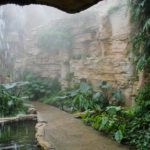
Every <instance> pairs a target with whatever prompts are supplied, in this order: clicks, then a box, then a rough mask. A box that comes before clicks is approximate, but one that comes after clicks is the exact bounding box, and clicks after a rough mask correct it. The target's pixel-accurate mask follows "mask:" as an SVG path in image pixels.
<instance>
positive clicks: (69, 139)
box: [34, 102, 128, 150]
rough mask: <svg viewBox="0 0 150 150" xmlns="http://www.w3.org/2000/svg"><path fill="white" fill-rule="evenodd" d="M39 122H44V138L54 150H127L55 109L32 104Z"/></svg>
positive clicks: (37, 103)
mask: <svg viewBox="0 0 150 150" xmlns="http://www.w3.org/2000/svg"><path fill="white" fill-rule="evenodd" d="M34 105H35V107H36V109H37V110H38V116H39V118H40V120H41V121H46V122H47V126H46V128H45V138H46V140H47V141H50V142H51V143H53V144H54V146H55V148H56V150H128V148H127V147H125V146H123V145H120V144H118V143H116V142H115V141H113V140H111V139H110V138H108V137H105V136H104V135H102V134H101V133H99V132H97V131H95V130H94V129H92V128H91V127H88V126H85V125H84V124H83V122H82V121H81V120H78V119H75V118H74V117H73V116H72V115H71V114H68V113H66V112H64V111H61V110H59V109H57V108H55V107H52V106H49V105H46V104H42V103H39V102H34Z"/></svg>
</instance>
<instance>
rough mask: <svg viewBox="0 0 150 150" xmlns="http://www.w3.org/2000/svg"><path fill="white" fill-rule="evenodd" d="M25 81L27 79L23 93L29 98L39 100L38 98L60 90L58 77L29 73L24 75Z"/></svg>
mask: <svg viewBox="0 0 150 150" xmlns="http://www.w3.org/2000/svg"><path fill="white" fill-rule="evenodd" d="M26 81H28V82H29V84H28V85H27V86H26V87H25V89H24V91H25V92H24V94H25V95H28V96H29V99H31V100H39V99H40V98H43V97H46V96H51V95H54V94H56V93H57V92H59V91H60V90H61V85H60V83H59V81H58V79H50V78H46V77H40V76H38V75H35V74H29V75H28V76H27V77H26Z"/></svg>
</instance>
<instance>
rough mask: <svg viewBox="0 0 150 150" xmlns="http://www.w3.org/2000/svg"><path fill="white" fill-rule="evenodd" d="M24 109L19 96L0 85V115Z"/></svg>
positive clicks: (8, 114) (12, 113) (14, 113)
mask: <svg viewBox="0 0 150 150" xmlns="http://www.w3.org/2000/svg"><path fill="white" fill-rule="evenodd" d="M24 110H25V108H24V106H23V101H22V100H21V98H19V97H16V96H14V95H12V94H11V93H10V92H8V91H7V90H6V89H5V88H4V87H3V86H2V85H1V86H0V116H12V115H16V114H18V113H20V112H23V111H24Z"/></svg>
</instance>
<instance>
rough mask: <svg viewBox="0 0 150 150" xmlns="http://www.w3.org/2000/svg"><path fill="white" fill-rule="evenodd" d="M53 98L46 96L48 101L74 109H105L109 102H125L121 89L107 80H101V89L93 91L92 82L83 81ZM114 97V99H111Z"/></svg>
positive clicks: (117, 103) (114, 103)
mask: <svg viewBox="0 0 150 150" xmlns="http://www.w3.org/2000/svg"><path fill="white" fill-rule="evenodd" d="M58 95H59V96H54V97H53V98H50V97H49V98H45V99H44V101H45V102H46V103H49V104H52V105H54V106H57V107H59V108H61V109H64V107H66V108H70V110H72V111H81V112H82V111H86V110H103V109H105V108H106V107H107V106H109V104H113V105H119V104H121V103H122V102H123V95H122V93H121V91H120V90H116V89H113V88H112V87H111V85H110V84H108V83H107V82H106V81H101V82H100V85H99V91H97V92H95V91H93V89H92V87H91V85H90V84H88V83H87V82H81V83H80V85H79V86H76V87H75V88H73V89H72V90H69V89H67V90H66V91H64V92H61V93H59V94H58ZM111 99H113V101H110V100H111Z"/></svg>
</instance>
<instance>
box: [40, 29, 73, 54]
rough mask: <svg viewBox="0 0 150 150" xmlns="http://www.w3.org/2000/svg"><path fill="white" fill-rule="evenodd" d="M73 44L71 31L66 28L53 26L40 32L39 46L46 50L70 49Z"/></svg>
mask: <svg viewBox="0 0 150 150" xmlns="http://www.w3.org/2000/svg"><path fill="white" fill-rule="evenodd" d="M71 45H72V35H71V32H69V31H67V30H66V29H64V28H56V27H51V28H48V29H44V30H41V31H40V32H39V33H38V41H37V46H38V47H39V48H41V49H43V50H46V51H50V52H52V51H57V50H60V49H68V48H70V47H71Z"/></svg>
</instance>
